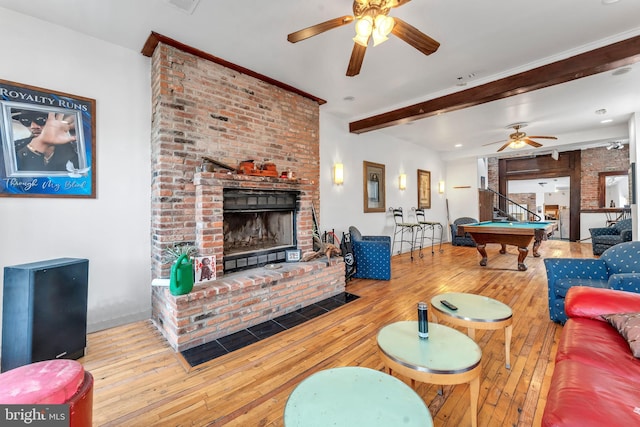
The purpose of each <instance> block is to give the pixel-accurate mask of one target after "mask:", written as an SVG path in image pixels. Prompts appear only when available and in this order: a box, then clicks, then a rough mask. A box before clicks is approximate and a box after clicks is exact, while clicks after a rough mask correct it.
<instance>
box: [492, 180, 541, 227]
mask: <svg viewBox="0 0 640 427" xmlns="http://www.w3.org/2000/svg"><path fill="white" fill-rule="evenodd" d="M487 190H488V191H490V192H491V193H493V218H494V219H502V220H505V221H514V222H518V221H541V220H542V217H541V216H540V215H538V214H537V213H535V212H533V211H530V210H529V209H528V208H527V207H526V206H522V205H521V204H519V203H517V202H516V201H514V200H511V199H510V198H508V197H507V196H505V195H504V194H500V193H498V192H496V191H493V190H492V189H490V188H487Z"/></svg>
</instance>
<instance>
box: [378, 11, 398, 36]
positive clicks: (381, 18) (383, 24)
mask: <svg viewBox="0 0 640 427" xmlns="http://www.w3.org/2000/svg"><path fill="white" fill-rule="evenodd" d="M395 23H396V21H394V20H393V18H392V17H390V16H387V15H382V14H381V15H378V16H376V20H375V27H376V28H375V31H377V32H378V33H379V34H381V35H383V36H385V37H386V36H388V35H389V34H391V30H393V26H394V25H395Z"/></svg>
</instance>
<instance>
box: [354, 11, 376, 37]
mask: <svg viewBox="0 0 640 427" xmlns="http://www.w3.org/2000/svg"><path fill="white" fill-rule="evenodd" d="M372 31H373V19H372V18H371V17H370V16H368V15H367V16H363V17H362V18H360V19H358V20H357V21H356V35H357V36H360V37H367V38H369V36H370V35H371V32H372Z"/></svg>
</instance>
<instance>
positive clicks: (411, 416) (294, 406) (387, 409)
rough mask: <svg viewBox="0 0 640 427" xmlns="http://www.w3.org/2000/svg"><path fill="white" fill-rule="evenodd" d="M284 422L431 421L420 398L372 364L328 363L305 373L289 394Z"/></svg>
mask: <svg viewBox="0 0 640 427" xmlns="http://www.w3.org/2000/svg"><path fill="white" fill-rule="evenodd" d="M284 425H285V427H326V426H336V427H391V426H402V427H432V426H433V419H432V418H431V413H430V412H429V408H428V407H427V405H426V404H425V403H424V401H423V400H422V398H421V397H420V396H419V395H418V394H417V393H416V392H415V391H413V390H412V389H411V387H409V386H408V385H406V384H405V383H403V382H402V381H400V380H399V379H397V378H394V377H392V376H390V375H387V374H385V373H383V372H380V371H376V370H374V369H369V368H363V367H357V366H346V367H341V368H332V369H327V370H324V371H320V372H316V373H315V374H313V375H311V376H309V377H307V378H306V379H304V380H303V381H302V382H301V383H300V384H298V385H297V386H296V388H295V389H294V390H293V391H292V392H291V395H289V399H288V400H287V404H286V405H285V408H284Z"/></svg>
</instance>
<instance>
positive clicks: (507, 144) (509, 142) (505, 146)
mask: <svg viewBox="0 0 640 427" xmlns="http://www.w3.org/2000/svg"><path fill="white" fill-rule="evenodd" d="M509 144H511V141H507V143H506V144H504V145H503V146H502V147H500V148H498V151H502V150H504V149H505V148H507V147H508V146H509Z"/></svg>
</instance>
